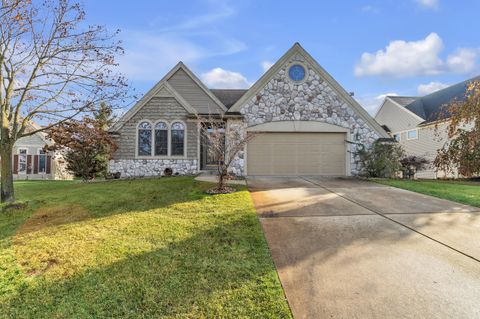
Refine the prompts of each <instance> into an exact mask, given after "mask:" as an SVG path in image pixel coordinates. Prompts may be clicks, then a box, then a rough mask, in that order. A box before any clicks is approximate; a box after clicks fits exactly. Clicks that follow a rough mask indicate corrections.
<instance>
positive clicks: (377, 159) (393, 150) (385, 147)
mask: <svg viewBox="0 0 480 319" xmlns="http://www.w3.org/2000/svg"><path fill="white" fill-rule="evenodd" d="M358 155H359V156H360V163H361V165H362V173H363V175H365V176H367V177H386V178H391V177H395V175H396V174H397V173H398V172H400V171H401V170H402V164H401V163H400V160H401V159H402V158H403V157H404V156H405V152H404V150H403V148H402V146H401V145H400V144H398V143H397V142H392V141H380V140H377V141H375V142H374V143H373V145H372V147H371V148H370V149H365V148H362V149H361V150H360V151H359V152H358Z"/></svg>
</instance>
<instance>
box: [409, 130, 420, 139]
mask: <svg viewBox="0 0 480 319" xmlns="http://www.w3.org/2000/svg"><path fill="white" fill-rule="evenodd" d="M417 134H418V132H417V130H411V131H408V132H407V140H416V139H417V138H418V135H417Z"/></svg>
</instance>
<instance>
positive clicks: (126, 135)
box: [113, 97, 198, 160]
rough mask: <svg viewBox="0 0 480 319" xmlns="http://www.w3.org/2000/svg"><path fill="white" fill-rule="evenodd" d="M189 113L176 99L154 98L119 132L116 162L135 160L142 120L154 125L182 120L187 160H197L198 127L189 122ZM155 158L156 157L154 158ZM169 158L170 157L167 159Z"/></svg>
mask: <svg viewBox="0 0 480 319" xmlns="http://www.w3.org/2000/svg"><path fill="white" fill-rule="evenodd" d="M187 115H188V112H187V111H186V110H185V108H183V107H182V106H181V105H180V104H179V103H178V102H177V100H176V99H175V98H172V97H153V98H152V99H151V100H150V101H149V102H147V103H146V104H145V105H144V106H143V107H142V108H141V109H140V110H139V111H138V112H137V113H136V114H135V115H134V116H132V118H130V119H129V120H128V121H127V122H126V123H125V125H124V126H123V127H122V128H121V129H120V130H119V131H118V133H119V134H120V135H119V136H117V138H116V141H117V144H118V150H117V151H116V152H115V154H114V156H113V159H114V160H120V159H122V160H128V159H135V155H136V151H137V150H136V134H137V125H138V123H139V122H140V121H142V120H149V121H150V122H152V123H153V124H155V122H157V121H159V120H164V121H167V122H168V124H169V125H170V124H172V122H174V121H175V120H181V121H183V122H184V123H185V124H186V126H187V127H186V130H187V131H186V136H187V144H186V145H185V147H186V155H187V158H195V159H196V158H197V143H198V141H197V135H198V134H197V125H196V123H194V122H187ZM152 158H154V157H152ZM165 158H168V157H165Z"/></svg>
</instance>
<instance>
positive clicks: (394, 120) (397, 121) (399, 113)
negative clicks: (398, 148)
mask: <svg viewBox="0 0 480 319" xmlns="http://www.w3.org/2000/svg"><path fill="white" fill-rule="evenodd" d="M375 120H377V122H378V123H379V124H380V125H386V126H387V127H388V128H389V129H390V130H391V131H392V132H393V133H395V132H399V131H403V130H408V129H411V128H415V127H417V125H418V124H420V123H422V122H423V120H421V119H419V118H418V117H416V116H415V115H413V114H411V113H409V112H408V111H407V110H405V109H402V106H399V105H397V104H395V103H394V102H392V101H391V100H389V99H387V100H385V103H384V104H383V106H382V108H381V109H380V110H379V111H378V113H377V115H376V116H375Z"/></svg>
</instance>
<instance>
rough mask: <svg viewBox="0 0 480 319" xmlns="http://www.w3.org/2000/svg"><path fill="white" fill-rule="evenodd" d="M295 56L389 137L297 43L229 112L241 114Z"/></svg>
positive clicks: (380, 132)
mask: <svg viewBox="0 0 480 319" xmlns="http://www.w3.org/2000/svg"><path fill="white" fill-rule="evenodd" d="M294 54H300V55H302V56H303V58H304V59H305V60H306V61H307V63H308V64H309V65H310V66H311V67H312V68H313V69H314V70H315V71H316V72H318V74H319V75H320V76H321V77H322V78H323V79H324V80H325V81H326V82H327V83H328V84H329V85H330V87H331V88H332V89H333V90H334V91H335V92H336V93H337V94H338V95H339V96H341V97H342V98H343V99H344V100H345V101H346V102H348V103H349V104H350V105H351V106H352V108H353V109H354V110H355V111H356V112H357V114H359V115H360V117H361V118H362V119H363V120H364V121H365V122H366V123H368V124H369V125H370V127H372V128H373V129H374V130H375V131H376V132H377V133H378V134H379V135H380V137H389V136H388V134H387V133H386V132H385V130H384V129H383V128H382V127H381V126H380V124H378V123H377V122H376V121H375V120H374V119H373V118H372V117H371V116H370V115H369V114H368V113H367V111H365V109H364V108H363V107H362V106H361V105H360V104H358V102H357V101H356V100H355V99H354V98H352V96H351V95H350V94H349V93H348V92H347V91H345V89H344V88H343V87H342V86H341V85H340V84H339V83H338V82H337V81H336V80H335V79H334V78H333V77H332V76H331V75H330V74H329V73H328V72H327V71H325V69H324V68H322V67H321V66H320V64H318V62H317V61H316V60H315V59H314V58H313V57H312V56H311V55H310V54H309V53H308V52H307V51H305V49H303V48H302V46H301V45H300V44H299V43H298V42H297V43H295V44H294V45H293V46H292V47H291V48H290V49H289V50H288V51H287V52H286V53H285V54H284V55H283V56H282V57H281V58H280V59H279V60H278V61H277V62H276V63H275V64H274V65H273V66H272V67H271V68H270V69H269V70H268V71H267V72H266V73H265V74H263V75H262V76H261V77H260V79H259V80H258V81H257V82H255V84H254V85H252V86H251V87H250V89H249V90H248V91H247V92H246V93H245V94H244V95H243V96H242V97H241V98H240V99H239V100H238V101H237V102H235V104H234V105H233V106H232V107H231V108H230V109H229V112H239V111H240V109H241V107H242V106H243V105H244V104H245V103H246V102H247V101H248V100H249V99H251V98H252V97H253V96H254V95H255V94H256V93H257V92H258V91H260V90H261V89H262V88H263V87H264V86H265V85H266V84H267V83H268V81H270V79H271V78H272V77H273V76H275V74H277V73H278V71H279V70H280V69H281V68H283V67H284V65H285V63H287V62H288V59H290V57H292V56H293V55H294Z"/></svg>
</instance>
